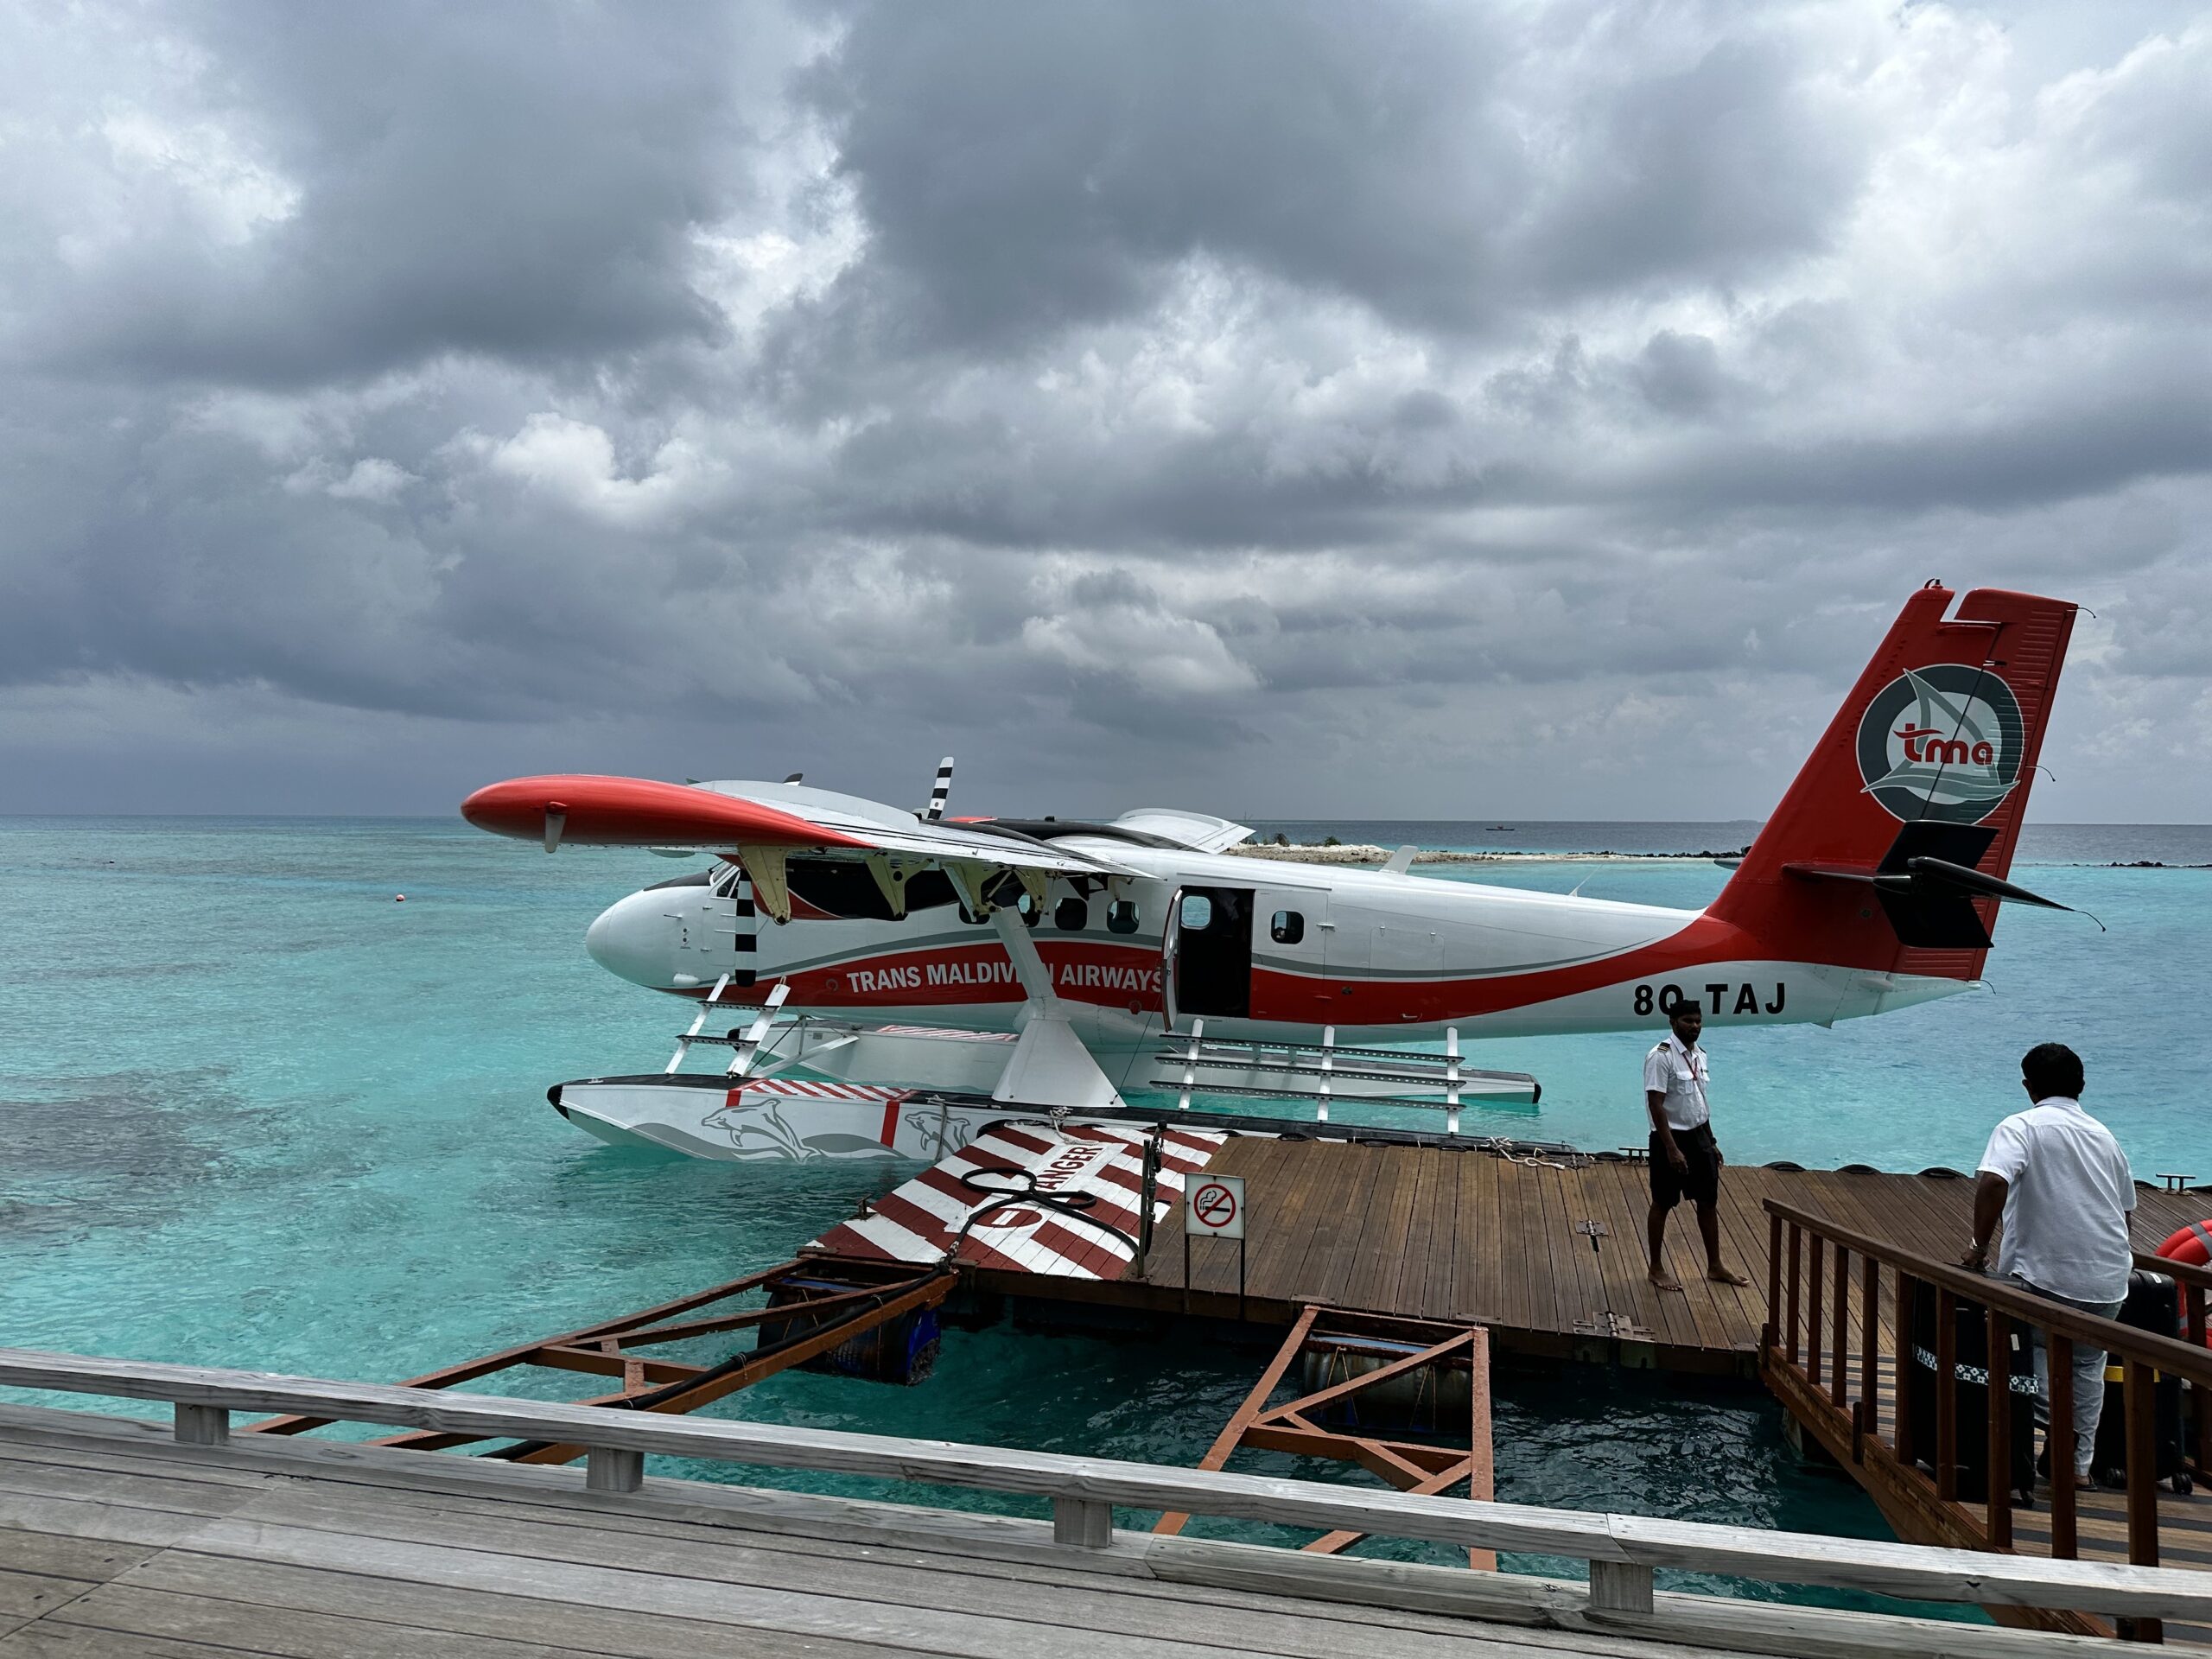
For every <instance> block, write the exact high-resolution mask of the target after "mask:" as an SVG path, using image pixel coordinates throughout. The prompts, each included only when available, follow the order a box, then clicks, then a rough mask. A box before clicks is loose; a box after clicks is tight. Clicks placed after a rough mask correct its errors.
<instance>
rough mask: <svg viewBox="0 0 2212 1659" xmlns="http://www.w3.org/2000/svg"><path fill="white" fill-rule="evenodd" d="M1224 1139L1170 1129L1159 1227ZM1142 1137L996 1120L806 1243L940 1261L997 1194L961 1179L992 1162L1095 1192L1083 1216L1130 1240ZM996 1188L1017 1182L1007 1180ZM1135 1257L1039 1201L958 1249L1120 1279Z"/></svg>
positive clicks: (1049, 1183) (1139, 1187) (997, 1216)
mask: <svg viewBox="0 0 2212 1659" xmlns="http://www.w3.org/2000/svg"><path fill="white" fill-rule="evenodd" d="M1228 1138H1229V1137H1228V1135H1225V1134H1223V1133H1220V1132H1218V1131H1212V1130H1198V1129H1170V1130H1168V1131H1167V1133H1166V1135H1165V1136H1164V1137H1163V1139H1162V1140H1161V1142H1160V1176H1159V1179H1158V1181H1157V1183H1156V1184H1155V1185H1154V1202H1153V1220H1154V1224H1157V1223H1158V1222H1159V1221H1160V1218H1161V1217H1164V1216H1165V1215H1166V1213H1167V1211H1169V1210H1170V1209H1171V1208H1173V1205H1174V1204H1175V1201H1176V1200H1177V1199H1178V1198H1181V1197H1182V1194H1183V1183H1184V1180H1185V1178H1186V1177H1188V1176H1191V1175H1194V1174H1196V1173H1198V1171H1200V1170H1202V1169H1204V1168H1205V1166H1207V1164H1209V1163H1210V1162H1211V1161H1212V1160H1213V1155H1214V1154H1215V1153H1217V1152H1218V1151H1219V1150H1220V1149H1221V1144H1222V1142H1223V1141H1226V1140H1227V1139H1228ZM1144 1143H1145V1136H1144V1135H1143V1134H1142V1133H1141V1131H1139V1130H1137V1129H1135V1128H1127V1127H1123V1126H1121V1125H1112V1126H1109V1125H1105V1124H1098V1123H1070V1124H1064V1125H1061V1126H1060V1127H1058V1128H1054V1127H1052V1126H1051V1125H1049V1124H1046V1123H1043V1122H1033V1121H1018V1122H1006V1123H999V1124H994V1125H993V1126H992V1127H991V1128H989V1129H988V1130H986V1131H985V1132H984V1133H983V1134H982V1135H978V1136H977V1137H976V1139H975V1140H973V1141H969V1143H968V1144H967V1145H966V1146H964V1147H962V1148H961V1149H960V1150H959V1151H957V1152H956V1153H954V1154H951V1155H950V1157H946V1158H944V1159H941V1160H938V1162H937V1163H935V1164H933V1165H931V1166H930V1167H929V1168H927V1169H925V1170H924V1171H923V1172H922V1173H920V1174H919V1175H917V1176H916V1177H914V1179H912V1180H910V1181H907V1182H905V1183H904V1184H902V1185H899V1186H898V1187H896V1188H894V1189H893V1190H892V1191H891V1192H887V1193H885V1194H884V1195H883V1197H881V1198H878V1199H877V1200H876V1201H875V1205H874V1213H872V1214H870V1215H868V1216H865V1217H861V1218H860V1219H858V1220H855V1221H848V1222H843V1223H841V1224H839V1225H837V1226H836V1227H833V1228H831V1229H830V1230H829V1231H828V1232H826V1233H824V1234H823V1236H821V1237H820V1238H818V1239H817V1240H815V1241H814V1244H813V1246H811V1247H810V1248H815V1249H824V1250H829V1251H832V1252H834V1253H836V1255H854V1256H865V1257H871V1258H874V1259H877V1260H883V1261H893V1262H936V1261H938V1260H940V1259H941V1258H942V1257H943V1256H944V1253H945V1251H946V1250H947V1249H949V1248H950V1246H951V1243H952V1241H953V1239H954V1237H955V1236H957V1234H958V1233H959V1231H960V1226H961V1224H962V1223H963V1222H964V1221H966V1220H967V1219H968V1217H969V1215H970V1214H971V1213H972V1212H973V1211H976V1210H978V1209H980V1208H982V1206H983V1205H987V1204H988V1203H990V1202H992V1196H993V1195H992V1194H990V1193H988V1192H976V1191H975V1190H974V1189H973V1188H971V1187H968V1186H963V1185H961V1180H960V1178H961V1177H962V1176H963V1175H967V1174H976V1173H978V1172H981V1171H988V1170H993V1169H1021V1170H1027V1171H1028V1172H1029V1173H1031V1174H1032V1175H1033V1176H1034V1177H1035V1178H1036V1182H1037V1189H1038V1191H1039V1192H1063V1193H1077V1192H1087V1193H1090V1194H1093V1195H1094V1196H1095V1197H1096V1199H1097V1202H1096V1204H1095V1205H1092V1206H1091V1208H1090V1210H1089V1211H1086V1212H1085V1213H1086V1214H1088V1215H1089V1216H1090V1217H1094V1218H1096V1220H1098V1221H1102V1222H1103V1223H1105V1224H1106V1225H1107V1226H1109V1227H1113V1228H1116V1229H1118V1230H1120V1231H1121V1232H1122V1233H1123V1234H1125V1235H1126V1236H1127V1237H1128V1239H1129V1240H1134V1239H1135V1238H1136V1237H1137V1236H1139V1232H1140V1230H1141V1222H1140V1220H1139V1218H1138V1214H1137V1211H1138V1207H1139V1205H1140V1204H1141V1201H1142V1194H1143V1191H1144ZM979 1179H983V1180H985V1181H988V1180H989V1179H990V1178H989V1177H988V1176H987V1175H984V1176H979ZM995 1184H996V1185H1011V1183H1008V1182H1007V1181H1005V1180H1004V1179H1003V1178H1001V1179H1000V1180H999V1181H998V1182H997V1183H995ZM1134 1255H1135V1249H1134V1246H1133V1245H1132V1244H1131V1243H1126V1242H1124V1240H1123V1239H1122V1238H1117V1237H1116V1236H1114V1235H1113V1234H1112V1233H1109V1232H1107V1231H1105V1230H1103V1228H1099V1227H1094V1226H1091V1225H1090V1224H1087V1223H1085V1222H1083V1221H1078V1220H1076V1219H1074V1218H1073V1217H1070V1216H1066V1215H1065V1214H1062V1213H1060V1212H1058V1211H1054V1210H1052V1209H1049V1208H1046V1207H1043V1206H1040V1205H1013V1206H1010V1207H1007V1208H1005V1209H1001V1210H995V1211H993V1212H992V1213H991V1214H989V1215H988V1216H986V1217H983V1219H982V1220H981V1221H979V1222H977V1223H976V1225H975V1226H974V1227H972V1228H970V1229H969V1233H968V1236H967V1238H966V1239H965V1240H964V1241H963V1243H962V1244H961V1246H960V1259H961V1260H962V1261H963V1262H975V1263H976V1264H977V1265H978V1266H980V1267H988V1268H1002V1269H1005V1270H1007V1271H1009V1272H1014V1273H1035V1274H1045V1275H1047V1276H1049V1277H1052V1278H1059V1279H1118V1278H1120V1277H1121V1276H1122V1269H1124V1268H1127V1267H1128V1264H1129V1262H1130V1260H1131V1259H1132V1258H1133V1257H1134Z"/></svg>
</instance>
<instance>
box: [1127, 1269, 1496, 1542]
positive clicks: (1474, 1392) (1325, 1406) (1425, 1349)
mask: <svg viewBox="0 0 2212 1659" xmlns="http://www.w3.org/2000/svg"><path fill="white" fill-rule="evenodd" d="M1293 1365H1298V1366H1300V1369H1301V1370H1302V1371H1304V1372H1305V1373H1306V1382H1305V1383H1304V1387H1305V1392H1304V1393H1302V1394H1300V1395H1299V1396H1298V1397H1297V1398H1295V1399H1293V1400H1290V1401H1287V1402H1284V1403H1283V1404H1281V1405H1277V1406H1271V1405H1269V1404H1268V1401H1269V1400H1271V1399H1272V1398H1273V1397H1274V1392H1275V1390H1276V1389H1278V1388H1280V1387H1281V1384H1282V1381H1283V1379H1284V1377H1285V1376H1287V1375H1288V1374H1289V1372H1290V1370H1291V1367H1292V1366H1293ZM1363 1365H1365V1366H1371V1368H1372V1369H1366V1370H1360V1369H1356V1368H1357V1367H1360V1366H1363ZM1459 1376H1465V1379H1466V1386H1467V1396H1466V1399H1465V1402H1464V1409H1465V1412H1466V1417H1465V1438H1466V1445H1465V1448H1464V1449H1463V1448H1461V1447H1460V1446H1458V1445H1457V1444H1453V1443H1451V1442H1455V1441H1456V1440H1458V1439H1459V1436H1458V1434H1457V1433H1456V1432H1452V1431H1451V1430H1450V1429H1449V1428H1448V1427H1447V1425H1446V1422H1445V1421H1443V1412H1442V1410H1441V1409H1440V1407H1439V1402H1440V1400H1441V1399H1443V1398H1444V1397H1445V1396H1447V1395H1457V1393H1458V1389H1457V1388H1456V1387H1447V1386H1446V1379H1447V1377H1448V1378H1450V1379H1452V1381H1454V1382H1456V1379H1457V1378H1458V1377H1459ZM1331 1379H1334V1380H1331ZM1315 1383H1320V1384H1321V1386H1319V1387H1318V1388H1317V1387H1315V1386H1313V1385H1314V1384H1315ZM1408 1383H1414V1384H1415V1385H1416V1386H1417V1389H1418V1391H1419V1392H1420V1393H1421V1395H1425V1396H1426V1398H1427V1402H1428V1404H1429V1406H1430V1409H1429V1410H1428V1411H1427V1412H1425V1413H1424V1412H1421V1411H1418V1410H1408V1409H1407V1408H1406V1404H1405V1401H1404V1399H1403V1398H1402V1391H1403V1390H1404V1389H1405V1386H1406V1385H1407V1384H1408ZM1394 1394H1396V1395H1401V1397H1400V1398H1398V1399H1395V1400H1393V1399H1390V1398H1389V1396H1391V1395H1394ZM1362 1395H1364V1396H1366V1402H1367V1404H1368V1406H1369V1408H1370V1412H1371V1413H1372V1414H1375V1415H1377V1416H1381V1417H1385V1418H1389V1417H1395V1418H1397V1419H1399V1420H1401V1421H1406V1422H1408V1423H1418V1426H1419V1427H1420V1428H1421V1430H1422V1431H1424V1432H1426V1433H1429V1434H1431V1435H1432V1436H1434V1438H1430V1439H1425V1440H1406V1439H1402V1438H1387V1437H1385V1436H1383V1435H1382V1434H1378V1433H1368V1432H1365V1424H1364V1422H1363V1415H1362V1413H1361V1411H1360V1409H1359V1408H1360V1403H1361V1396H1362ZM1332 1418H1338V1419H1348V1420H1349V1421H1339V1422H1332V1421H1330V1420H1331V1419H1332ZM1447 1435H1448V1437H1449V1438H1448V1440H1447V1439H1446V1436H1447ZM1246 1446H1249V1447H1252V1448H1254V1449H1255V1450H1260V1451H1272V1452H1297V1453H1300V1454H1301V1455H1303V1456H1306V1457H1319V1458H1331V1459H1336V1460H1338V1461H1339V1462H1344V1463H1357V1465H1360V1466H1361V1467H1362V1468H1363V1469H1365V1470H1367V1471H1370V1473H1372V1474H1374V1475H1376V1476H1378V1477H1380V1478H1382V1479H1383V1480H1386V1481H1388V1482H1389V1484H1391V1485H1393V1486H1395V1487H1396V1488H1397V1489H1398V1490H1399V1491H1402V1492H1408V1493H1411V1494H1413V1495H1414V1496H1415V1497H1440V1496H1442V1495H1443V1494H1445V1493H1446V1492H1449V1491H1451V1490H1452V1488H1453V1487H1454V1486H1457V1485H1459V1484H1460V1483H1461V1482H1463V1481H1464V1482H1465V1483H1466V1487H1467V1492H1466V1495H1467V1497H1470V1498H1473V1499H1475V1500H1477V1501H1478V1502H1487V1501H1488V1500H1489V1499H1490V1498H1491V1497H1492V1496H1493V1491H1494V1489H1493V1473H1492V1471H1493V1465H1492V1462H1491V1428H1490V1333H1489V1332H1486V1331H1484V1329H1483V1328H1482V1327H1481V1326H1480V1325H1462V1326H1456V1327H1455V1326H1452V1325H1433V1324H1429V1323H1427V1322H1426V1321H1421V1320H1413V1319H1379V1318H1376V1316H1374V1315H1372V1314H1363V1313H1351V1312H1348V1311H1346V1310H1345V1309H1343V1308H1332V1307H1321V1306H1316V1305H1314V1304H1312V1303H1308V1304H1307V1305H1306V1306H1305V1307H1304V1308H1303V1309H1301V1310H1300V1313H1299V1316H1298V1318H1297V1319H1296V1321H1295V1322H1294V1323H1293V1325H1291V1328H1290V1334H1289V1335H1287V1337H1285V1338H1283V1341H1282V1345H1281V1347H1280V1348H1278V1349H1277V1350H1276V1351H1275V1355H1274V1358H1273V1359H1271V1360H1270V1361H1268V1366H1267V1369H1266V1370H1263V1371H1262V1372H1261V1373H1260V1379H1259V1381H1258V1382H1256V1383H1254V1384H1253V1385H1252V1391H1251V1393H1249V1395H1246V1396H1245V1397H1244V1403H1243V1405H1241V1406H1239V1407H1238V1408H1236V1414H1234V1415H1233V1416H1231V1417H1230V1420H1229V1424H1228V1427H1225V1428H1224V1429H1223V1430H1222V1431H1221V1433H1220V1434H1219V1435H1218V1436H1217V1438H1216V1439H1215V1440H1214V1443H1213V1445H1212V1446H1211V1448H1210V1449H1209V1450H1208V1451H1207V1452H1206V1454H1205V1457H1203V1458H1201V1459H1199V1460H1198V1467H1199V1468H1200V1469H1202V1470H1205V1471H1209V1472H1211V1471H1217V1470H1219V1469H1222V1468H1224V1467H1226V1466H1227V1465H1228V1462H1229V1459H1230V1458H1231V1457H1232V1456H1234V1455H1235V1454H1236V1452H1238V1451H1239V1450H1240V1449H1242V1448H1243V1447H1246ZM1190 1518H1191V1517H1190V1516H1187V1515H1185V1514H1182V1513H1180V1512H1176V1511H1170V1512H1169V1513H1167V1514H1166V1515H1163V1516H1160V1521H1159V1523H1158V1524H1157V1525H1156V1526H1154V1529H1153V1530H1154V1532H1155V1533H1165V1534H1174V1533H1179V1532H1180V1531H1182V1530H1183V1528H1184V1526H1185V1523H1186V1522H1189V1520H1190ZM1365 1536H1366V1534H1365V1533H1363V1532H1353V1531H1347V1530H1340V1531H1335V1532H1330V1533H1326V1534H1324V1535H1322V1536H1321V1537H1319V1538H1316V1539H1315V1540H1314V1541H1313V1542H1312V1543H1309V1544H1307V1545H1306V1546H1305V1548H1306V1551H1307V1553H1309V1554H1316V1555H1334V1554H1338V1553H1339V1552H1340V1551H1343V1550H1345V1549H1349V1548H1351V1546H1352V1545H1354V1544H1356V1543H1357V1542H1358V1541H1360V1540H1361V1539H1363V1538H1364V1537H1365ZM1467 1564H1468V1565H1469V1566H1470V1567H1475V1568H1477V1569H1478V1570H1481V1571H1488V1570H1491V1569H1494V1568H1495V1567H1497V1554H1496V1552H1495V1551H1492V1550H1488V1549H1470V1550H1469V1551H1468V1552H1467Z"/></svg>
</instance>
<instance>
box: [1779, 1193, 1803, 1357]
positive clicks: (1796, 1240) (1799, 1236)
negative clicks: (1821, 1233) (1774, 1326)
mask: <svg viewBox="0 0 2212 1659" xmlns="http://www.w3.org/2000/svg"><path fill="white" fill-rule="evenodd" d="M1804 1233H1805V1230H1804V1229H1803V1228H1802V1227H1800V1226H1799V1225H1798V1224H1796V1222H1794V1221H1793V1222H1791V1223H1790V1224H1789V1319H1788V1321H1787V1324H1788V1326H1789V1341H1788V1343H1787V1344H1786V1345H1785V1346H1784V1348H1783V1353H1784V1354H1786V1355H1787V1356H1788V1357H1789V1363H1791V1364H1792V1365H1795V1364H1796V1363H1797V1252H1798V1249H1799V1246H1800V1244H1801V1243H1802V1240H1803V1238H1804Z"/></svg>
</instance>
